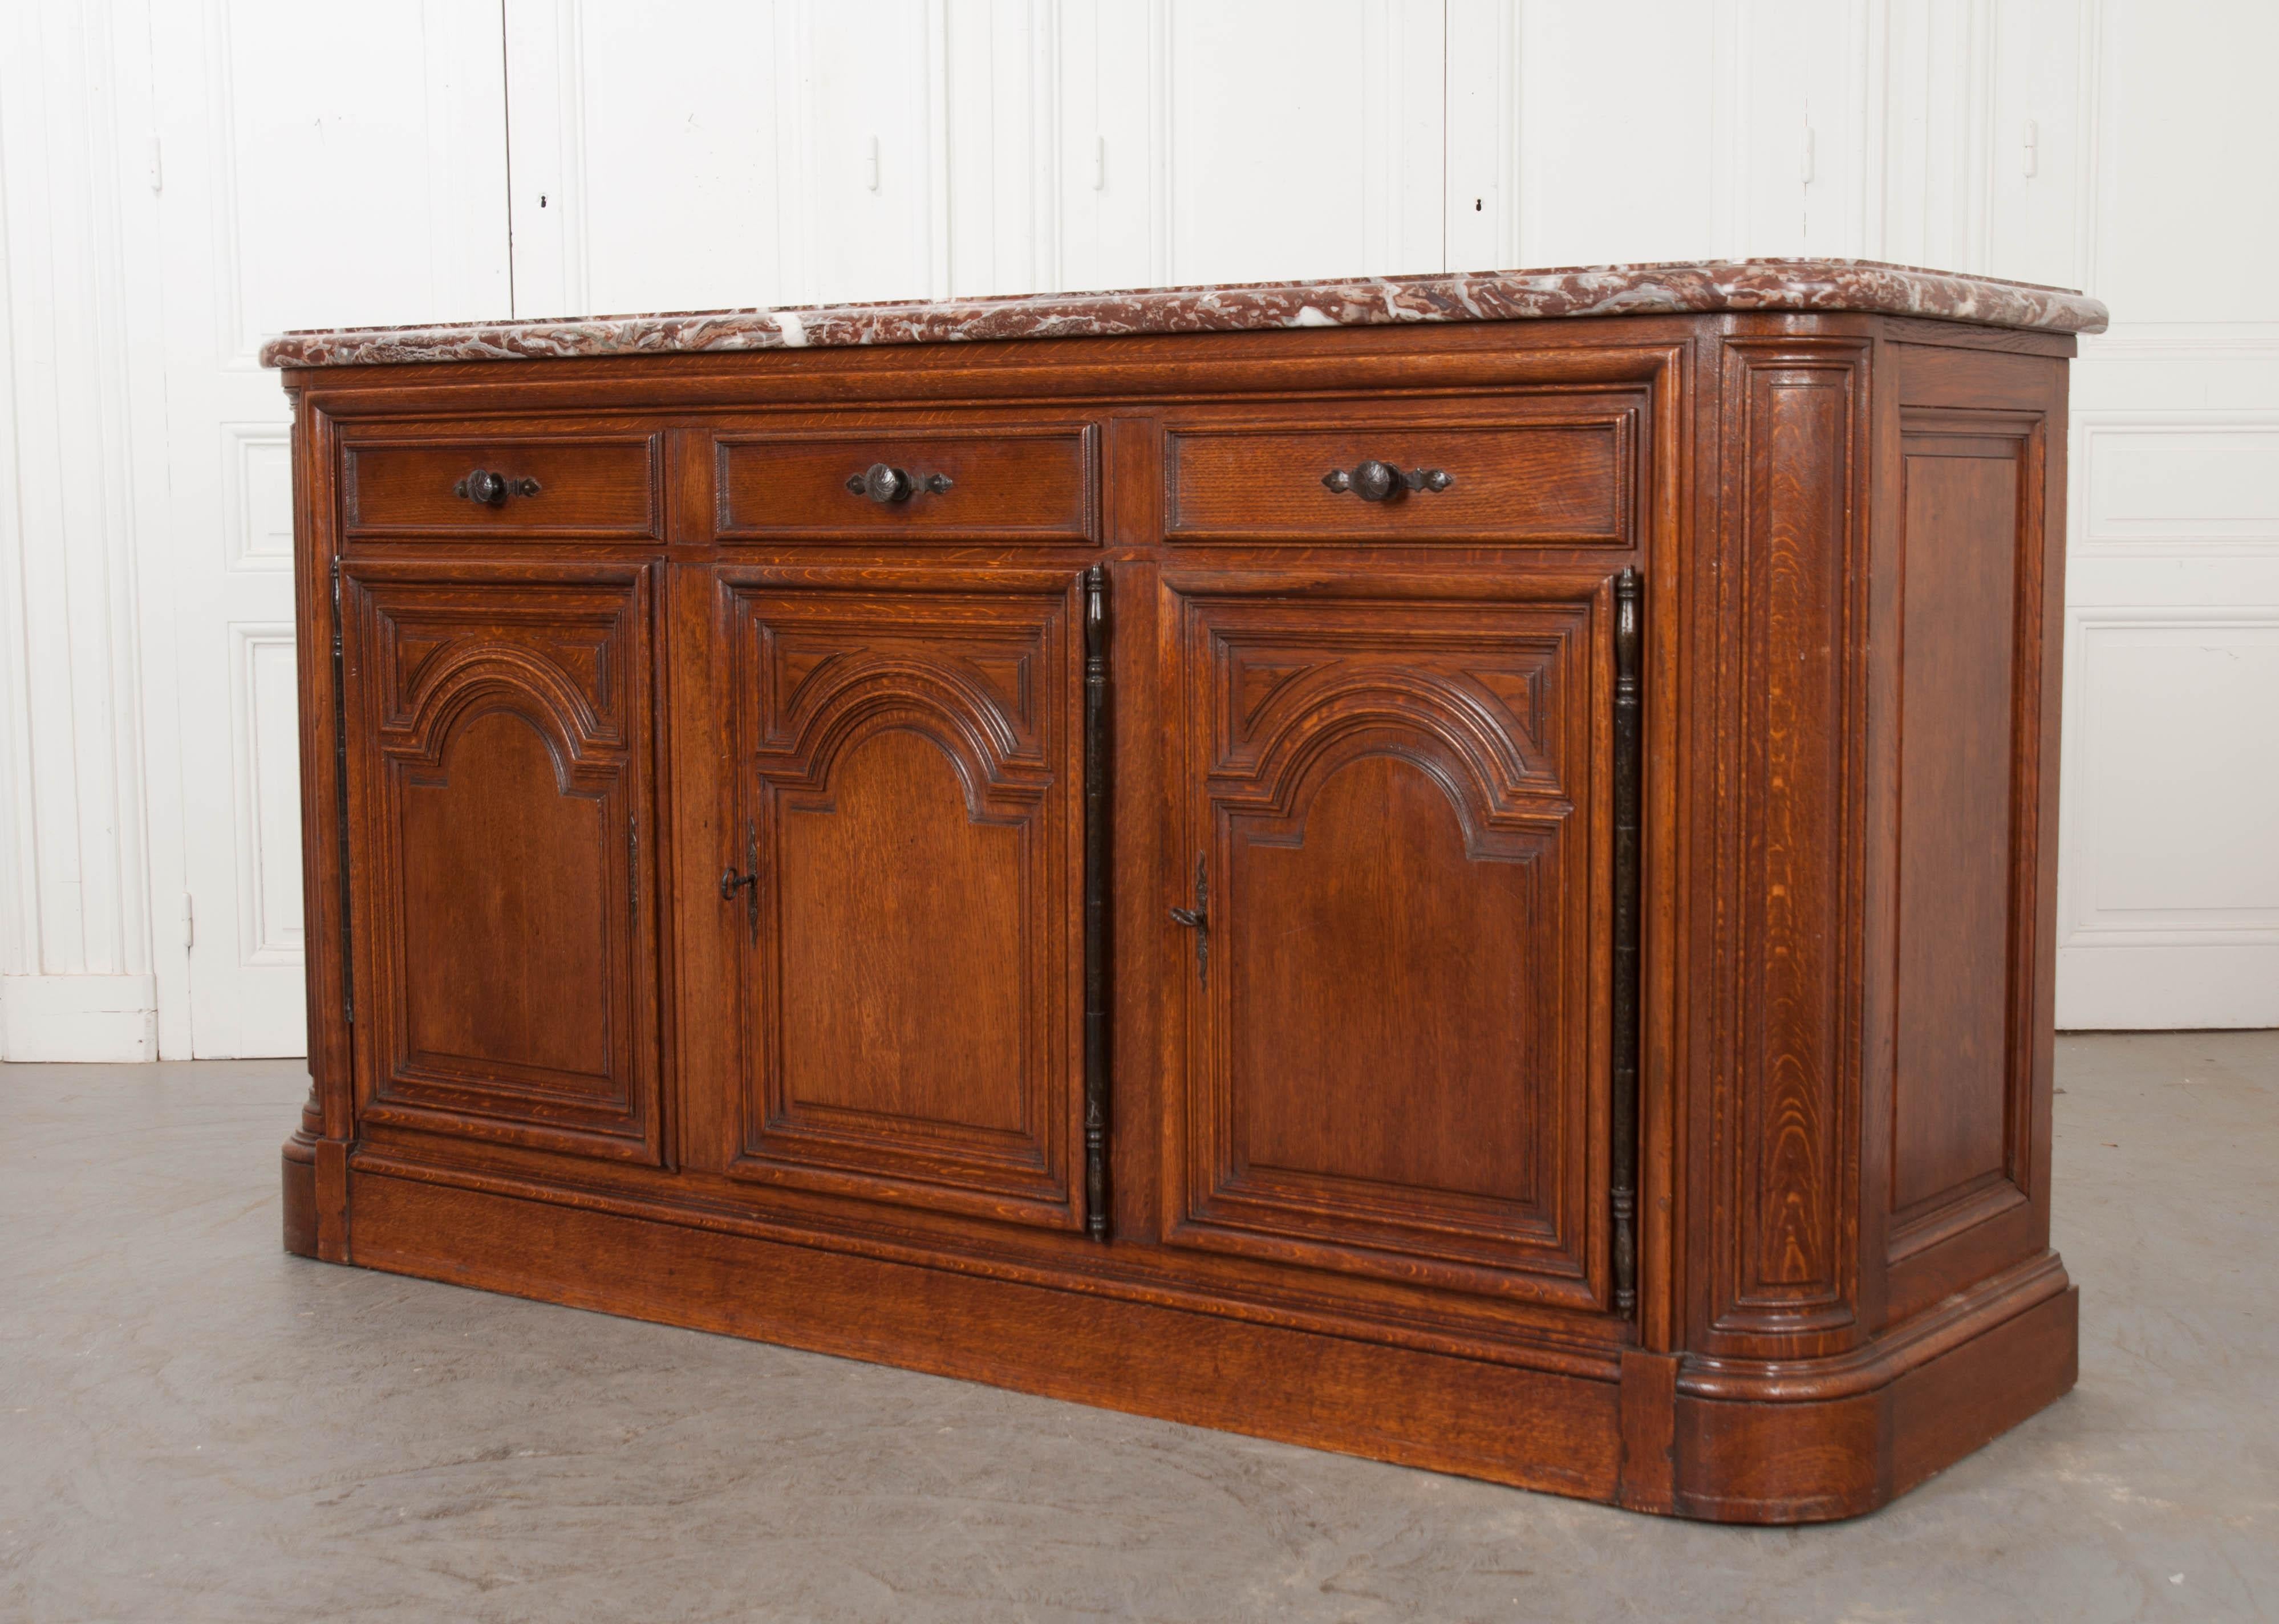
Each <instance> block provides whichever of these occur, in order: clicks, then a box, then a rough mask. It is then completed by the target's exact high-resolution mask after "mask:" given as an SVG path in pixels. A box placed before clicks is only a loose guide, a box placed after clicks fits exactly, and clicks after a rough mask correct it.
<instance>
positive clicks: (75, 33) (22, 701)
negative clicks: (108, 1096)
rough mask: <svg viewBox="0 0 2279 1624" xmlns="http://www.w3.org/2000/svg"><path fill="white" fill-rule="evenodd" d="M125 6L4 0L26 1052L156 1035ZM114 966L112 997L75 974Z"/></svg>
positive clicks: (1, 135) (13, 802)
mask: <svg viewBox="0 0 2279 1624" xmlns="http://www.w3.org/2000/svg"><path fill="white" fill-rule="evenodd" d="M113 22H114V19H113V18H112V16H111V11H109V9H108V8H106V7H94V6H87V7H82V6H76V5H71V4H63V3H62V0H40V3H37V4H19V5H16V6H13V7H10V8H7V9H6V10H5V11H0V254H4V264H5V269H4V272H0V275H4V284H0V292H4V295H5V296H4V303H0V311H4V319H0V431H4V433H0V439H4V441H5V447H6V448H5V450H4V451H0V632H4V637H0V665H4V675H0V858H4V877H0V907H4V919H0V977H5V984H4V987H0V1000H4V1001H5V1002H6V1004H7V1006H8V1008H7V1009H6V1011H5V1012H4V1013H0V1045H4V1048H0V1053H4V1054H6V1055H7V1056H8V1057H9V1058H17V1059H29V1058H34V1057H35V1056H38V1057H43V1058H57V1059H66V1058H75V1056H73V1055H72V1054H70V1053H66V1052H65V1051H67V1050H68V1049H69V1047H70V1044H69V1042H68V1031H69V1029H70V1026H71V1023H72V1022H73V1020H74V1019H76V1018H77V1017H76V1016H75V1015H74V1013H73V1012H74V1011H75V1010H77V1011H81V1013H83V1014H85V1015H86V1016H87V1020H88V1030H90V1032H95V1031H96V1029H97V1028H100V1029H101V1030H100V1033H99V1034H98V1035H97V1037H96V1038H93V1039H91V1042H92V1043H93V1046H94V1048H96V1049H99V1050H101V1051H102V1052H103V1053H104V1054H106V1055H113V1056H116V1055H123V1054H126V1053H127V1052H128V1051H129V1050H133V1051H134V1053H136V1055H137V1056H138V1057H141V1056H147V1055H148V1054H149V1053H150V1052H151V1051H150V1041H151V1032H152V1028H151V1021H152V1014H153V1011H154V1009H155V1000H154V998H153V996H152V986H151V979H150V938H149V916H148V912H147V910H148V906H149V899H150V870H149V854H148V847H147V844H146V841H145V836H144V824H143V777H142V728H141V716H140V710H139V703H138V699H139V689H140V684H141V672H140V668H139V665H138V663H137V650H136V642H135V610H136V595H135V583H136V547H135V537H136V531H137V521H138V518H139V517H140V515H141V512H142V509H141V508H140V506H139V504H140V502H142V500H143V499H144V497H145V496H146V495H147V494H148V486H147V482H146V481H144V480H142V479H140V478H138V476H137V473H136V463H135V456H134V453H135V448H136V446H137V443H138V440H137V434H138V433H148V431H149V429H150V427H151V426H152V425H151V424H150V418H149V414H148V402H147V400H146V399H145V398H144V397H143V396H142V395H140V394H138V391H137V388H136V382H135V378H134V372H133V362H134V354H135V346H136V345H137V343H138V342H139V341H141V338H142V333H144V331H145V330H146V326H147V324H146V321H145V320H144V318H143V317H142V314H141V313H140V312H139V311H138V310H135V309H134V308H133V306H132V303H131V300H130V295H142V294H143V293H145V292H146V291H147V284H146V281H145V280H144V279H143V278H142V275H141V274H140V273H139V271H131V270H130V260H131V258H132V251H133V250H139V249H142V248H143V247H144V246H145V244H144V242H143V241H142V234H141V222H140V220H139V218H138V217H137V212H136V210H137V203H136V200H135V198H134V195H133V194H132V193H131V192H130V191H129V190H128V189H127V188H126V187H124V186H122V185H121V183H120V182H121V179H122V172H121V169H122V165H121V153H120V147H119V117H120V114H121V112H122V111H123V110H126V109H127V108H129V107H131V106H132V105H133V104H134V95H133V93H132V92H131V91H121V90H120V89H119V88H118V87H117V84H116V82H115V81H116V77H117V74H118V71H119V64H120V62H121V61H126V62H128V63H131V62H132V61H134V59H135V57H134V41H133V39H132V38H131V31H130V37H128V38H125V39H122V37H121V35H120V34H119V32H117V31H116V30H115V29H114V27H113ZM96 982H100V983H101V984H102V989H103V990H102V996H101V997H100V998H99V999H96V1000H94V1003H92V1004H88V1003H85V1001H84V1000H81V999H80V996H79V993H78V992H74V991H73V988H74V986H75V985H77V984H81V983H86V984H89V985H92V984H94V983H96ZM96 1004H99V1005H100V1006H101V1007H100V1008H99V1009H98V1008H96V1007H95V1005H96ZM122 1032H131V1040H130V1039H129V1038H125V1037H122V1036H121V1033H122ZM58 1034H61V1035H60V1036H59V1035H58ZM88 1057H89V1058H92V1057H93V1054H92V1053H90V1054H89V1055H88Z"/></svg>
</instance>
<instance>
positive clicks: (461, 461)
mask: <svg viewBox="0 0 2279 1624" xmlns="http://www.w3.org/2000/svg"><path fill="white" fill-rule="evenodd" d="M657 453H658V448H657V438H656V436H655V435H652V434H615V435H595V436H587V435H579V436H564V437H558V438H548V439H544V440H533V439H514V438H510V437H504V436H502V437H500V438H497V439H487V438H478V437H476V436H472V435H467V436H458V437H454V438H451V439H449V440H441V439H439V440H363V441H359V442H357V443H355V444H352V445H350V446H349V447H348V448H346V449H345V450H344V451H343V452H342V454H341V457H342V462H341V490H342V492H343V493H344V494H343V501H344V503H345V506H346V518H347V525H348V530H349V534H351V535H371V534H380V533H386V534H389V535H420V534H423V533H444V532H449V533H450V534H453V535H464V534H467V533H468V532H500V533H503V534H512V535H522V536H531V537H539V538H553V537H584V538H592V539H610V540H617V539H628V540H655V539H656V538H658V537H660V536H662V535H663V534H664V525H663V517H664V503H663V502H661V501H660V500H659V492H658V477H657V475H658V466H659V461H660V459H659V456H658V454H657ZM483 476H490V477H491V479H486V478H484V477H483ZM492 479H495V480H496V482H497V483H496V484H495V485H493V484H492V482H491V480H492ZM486 497H487V498H489V499H488V500H486Z"/></svg>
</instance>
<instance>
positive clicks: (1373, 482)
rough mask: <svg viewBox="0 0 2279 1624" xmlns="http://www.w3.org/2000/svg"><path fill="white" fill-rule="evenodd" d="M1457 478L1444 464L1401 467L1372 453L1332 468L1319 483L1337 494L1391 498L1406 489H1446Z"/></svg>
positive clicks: (1369, 499)
mask: <svg viewBox="0 0 2279 1624" xmlns="http://www.w3.org/2000/svg"><path fill="white" fill-rule="evenodd" d="M1455 482H1456V480H1455V476H1454V475H1453V474H1451V473H1450V472H1449V471H1447V470H1446V469H1445V468H1411V469H1408V470H1407V471H1402V470H1400V469H1398V468H1395V467H1394V466H1393V464H1392V463H1380V462H1378V461H1377V459H1376V458H1374V457H1372V458H1370V460H1369V461H1368V462H1365V463H1355V464H1354V466H1353V468H1352V469H1351V470H1350V471H1348V470H1346V469H1343V468H1332V469H1331V470H1330V471H1329V472H1327V473H1325V474H1324V475H1323V476H1322V483H1323V484H1324V485H1326V486H1329V487H1330V489H1331V491H1333V492H1336V493H1337V494H1339V495H1343V494H1346V493H1347V492H1351V493H1352V494H1354V495H1356V496H1358V497H1360V498H1361V499H1362V501H1363V502H1390V501H1391V500H1393V498H1394V497H1395V496H1398V495H1400V494H1402V493H1403V492H1405V491H1445V490H1446V489H1447V488H1448V487H1449V486H1452V485H1454V483H1455Z"/></svg>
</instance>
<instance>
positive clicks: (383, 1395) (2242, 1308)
mask: <svg viewBox="0 0 2279 1624" xmlns="http://www.w3.org/2000/svg"><path fill="white" fill-rule="evenodd" d="M2058 1079H2059V1084H2060V1088H2061V1089H2062V1090H2063V1091H2064V1092H2063V1094H2062V1097H2061V1098H2060V1099H2059V1100H2058V1101H2057V1179H2058V1184H2057V1192H2058V1199H2057V1229H2058V1236H2057V1239H2058V1245H2059V1246H2060V1249H2061V1250H2062V1251H2063V1252H2064V1253H2065V1256H2066V1260H2067V1262H2068V1265H2069V1266H2070V1267H2071V1268H2072V1270H2073V1274H2074V1277H2075V1278H2076V1280H2078V1281H2079V1282H2081V1283H2082V1285H2083V1314H2082V1318H2083V1326H2082V1329H2083V1351H2082V1373H2081V1385H2080V1387H2079V1389H2078V1390H2076V1392H2075V1393H2074V1394H2073V1395H2072V1396H2071V1397H2069V1398H2066V1399H2064V1400H2063V1401H2061V1402H2060V1404H2059V1405H2057V1406H2055V1407H2054V1408H2053V1409H2052V1410H2050V1411H2048V1412H2046V1413H2044V1414H2042V1415H2040V1416H2038V1417H2037V1418H2036V1419H2035V1420H2033V1421H2030V1422H2029V1423H2027V1425H2025V1426H2024V1427H2023V1428H2022V1429H2019V1430H2017V1431H2016V1432H2014V1433H2012V1434H2011V1435H2009V1436H2007V1437H2005V1438H2002V1439H2000V1440H1999V1441H1998V1442H1997V1443H1995V1444H1993V1445H1992V1446H1991V1447H1990V1448H1988V1449H1986V1450H1984V1451H1982V1452H1980V1453H1979V1454H1977V1455H1976V1456H1974V1457H1973V1458H1971V1459H1968V1460H1967V1461H1965V1462H1963V1463H1962V1464H1961V1465H1960V1466H1958V1467H1954V1468H1953V1469H1952V1470H1950V1471H1949V1472H1947V1473H1946V1474H1945V1475H1943V1476H1941V1477H1938V1478H1936V1479H1934V1480H1933V1481H1932V1482H1930V1483H1928V1484H1926V1485H1924V1486H1923V1487H1922V1488H1921V1489H1919V1490H1916V1491H1915V1493H1914V1494H1912V1495H1910V1496H1909V1497H1907V1498H1906V1499H1904V1500H1902V1501H1901V1502H1900V1503H1899V1505H1895V1506H1893V1507H1891V1509H1890V1510H1888V1511H1885V1512H1884V1513H1881V1514H1879V1515H1876V1516H1874V1517H1868V1518H1864V1519H1862V1520H1861V1521H1856V1522H1852V1523H1847V1524H1841V1525H1838V1526H1835V1527H1831V1528H1807V1529H1791V1530H1761V1529H1734V1528H1703V1527H1699V1526H1694V1525H1688V1524H1682V1523H1673V1522H1665V1521H1656V1520H1654V1519H1649V1518H1645V1517H1638V1516H1633V1515H1630V1514H1628V1513H1622V1512H1616V1511H1610V1510H1607V1509H1604V1508H1602V1507H1599V1506H1593V1505H1577V1504H1575V1503H1573V1502H1570V1501H1565V1500H1559V1499H1554V1498H1547V1497H1544V1496H1539V1495H1530V1494H1523V1493H1519V1492H1516V1491H1514V1490H1504V1489H1498V1488H1492V1487H1490V1486H1488V1485H1486V1484H1483V1483H1475V1482H1462V1481H1460V1480H1457V1479H1454V1478H1443V1477H1435V1476H1432V1475H1428V1474H1425V1473H1422V1472H1411V1471H1407V1470H1403V1469H1401V1468H1399V1467H1387V1466H1379V1465H1377V1464H1374V1463H1372V1462H1369V1461H1362V1460H1351V1459H1344V1458H1341V1457H1339V1456H1334V1455H1323V1454H1315V1453H1312V1452H1308V1451H1305V1450H1301V1449H1293V1448H1288V1447H1285V1446H1282V1445H1278V1444H1262V1443H1257V1442H1254V1441H1252V1440H1250V1439H1247V1438H1238V1437H1229V1436H1222V1435H1219V1434H1216V1433H1209V1432H1201V1431H1196V1430H1194V1429H1189V1428H1185V1427H1178V1426H1172V1425H1170V1424H1167V1423H1162V1422H1155V1421H1139V1420H1134V1419H1132V1418H1130V1417H1127V1416H1122V1415H1113V1414H1107V1413H1101V1412H1096V1411H1092V1410H1086V1409H1081V1408H1078V1407H1076V1406H1069V1405H1061V1404H1055V1403H1051V1402H1048V1401H1047V1400H1044V1399H1038V1398H1023V1397H1018V1396H1016V1395H1013V1394H1009V1393H1001V1392H996V1391H994V1390H989V1389H986V1388H980V1387H971V1386H967V1385H965V1384H963V1383H956V1382H948V1381H943V1380H940V1379H937V1378H934V1377H931V1376H923V1375H910V1374H909V1373H906V1372H902V1371H896V1370H886V1369H880V1368H877V1367H871V1366H865V1365H859V1364H850V1363H846V1362H843V1361H840V1360H833V1359H826V1358H822V1357H819V1356H817V1355H813V1354H806V1353H794V1352H787V1351H784V1350H782V1349H778V1348H771V1347H764V1346H760V1345H757V1344H748V1343H740V1342H735V1341H731V1340H728V1339H726V1338H724V1337H708V1336H703V1335H701V1334H698V1333H695V1332H692V1331H682V1330H672V1329H665V1328H664V1327H661V1326H654V1325H641V1324H635V1323H633V1322H631V1321H619V1320H611V1319H607V1318H603V1317H602V1316H599V1315H595V1314H580V1313H577V1312H575V1311H572V1310H570V1309H564V1308H552V1307H546V1306H541V1305H538V1304H534V1303H525V1302H517V1301H512V1300H510V1299H507V1298H496V1297H489V1296H485V1295H482V1294H480V1293H476V1292H472V1291H458V1290H456V1289H454V1288H451V1287H449V1286H439V1285H429V1284H425V1283H419V1282H415V1281H409V1280H400V1279H394V1278H391V1277H389V1276H388V1275H376V1274H369V1273H366V1272H364V1271H362V1270H358V1269H348V1268H331V1267H328V1266H326V1265H323V1264H317V1263H309V1262H304V1261H303V1260H298V1259H294V1258H288V1257H286V1256H285V1255H283V1254H282V1253H281V1252H280V1251H279V1250H278V1241H277V1232H278V1214H277V1146H278V1143H279V1141H280V1139H282V1138H283V1137H284V1135H285V1133H286V1131H287V1130H288V1129H289V1128H290V1127H291V1125H292V1123H293V1121H294V1113H295V1109H296V1108H297V1107H298V1105H299V1102H300V1099H301V1096H302V1094H303V1090H304V1087H305V1084H304V1082H303V1076H302V1072H301V1069H300V1067H299V1065H298V1064H297V1063H296V1062H259V1063H230V1064H222V1063H208V1064H203V1065H196V1066H191V1065H169V1066H153V1067H139V1068H129V1067H100V1066H78V1067H73V1066H12V1067H5V1068H0V1617H4V1618H5V1619H8V1620H40V1621H41V1624H48V1621H50V1620H170V1621H171V1620H231V1621H232V1624H254V1621H257V1620H272V1619H274V1620H305V1619H311V1618H320V1619H350V1620H422V1621H426V1620H457V1619H467V1620H524V1619H527V1620H545V1621H546V1624H568V1621H569V1620H586V1619H595V1620H618V1619H623V1620H660V1621H661V1620H696V1619H764V1620H794V1619H817V1620H894V1621H896V1624H902V1621H905V1620H986V1621H988V1624H1004V1621H1007V1620H1078V1619H1098V1618H1144V1619H1161V1620H1251V1619H1303V1620H1489V1619H1543V1620H1561V1621H1562V1624H1568V1621H1579V1620H1597V1619H1646V1620H1661V1619H1668V1618H1674V1617H1679V1616H1683V1617H1684V1618H1686V1619H1688V1620H1717V1619H1747V1620H1763V1621H1778V1620H1859V1621H1861V1624H1868V1621H1873V1624H1895V1621H1897V1620H1975V1619H1988V1620H2006V1621H2015V1620H2057V1619H2064V1620H2123V1619H2162V1620H2166V1619H2177V1620H2214V1619H2267V1618H2275V1617H2279V1516H2275V1512H2279V1397H2275V1395H2279V1330H2275V1326H2274V1322H2273V1321H2274V1313H2273V1311H2274V1306H2275V1301H2279V1292H2275V1287H2279V1257H2275V1252H2274V1250H2273V1247H2272V1245H2271V1237H2272V1236H2273V1235H2274V1233H2275V1231H2279V1176H2275V1173H2274V1166H2275V1163H2279V1033H2242V1034H2228V1035H2214V1034H2205V1033H2183V1034H2166V1035H2157V1036H2137V1037H2095V1038H2068V1039H2064V1040H2062V1041H2061V1042H2060V1046H2059V1062H2058ZM116 1124H131V1126H128V1127H127V1128H124V1129H120V1128H119V1127H117V1126H115V1125H116Z"/></svg>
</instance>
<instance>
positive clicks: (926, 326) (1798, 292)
mask: <svg viewBox="0 0 2279 1624" xmlns="http://www.w3.org/2000/svg"><path fill="white" fill-rule="evenodd" d="M1715 310H1815V311H1828V310H1864V311H1869V312H1874V313H1877V314H1884V315H1894V316H1928V317H1938V318H1943V319H1945V320H1949V321H1968V322H1975V323H1977V324H1979V325H1981V326H1993V327H2031V328H2039V329H2041V330H2043V331H2045V332H2051V333H2102V332H2103V331H2105V326H2106V310H2105V306H2104V305H2103V304H2101V303H2099V302H2098V301H2097V300H2095V299H2091V298H2088V297H2085V296H2084V295H2081V294H2078V293H2074V292H2071V291H2069V290H2068V289H2066V288H2062V287H2039V286H2037V285H2035V284H2033V283H2030V282H2005V281H1999V280H1995V279H1993V278H1991V277H1979V276H1964V275H1961V274H1959V273H1956V272H1946V271H1929V270H1923V269H1922V268H1920V267H1917V266H1914V265H1893V264H1884V263H1882V262H1880V261H1877V260H1870V259H1739V260H1721V261H1705V262H1695V263H1687V264H1638V265H1588V266H1569V267H1567V268H1564V269H1560V270H1551V271H1476V272H1450V273H1447V274H1442V275H1431V276H1383V277H1356V278H1354V279H1352V280H1346V281H1318V282H1248V283H1239V284H1226V285H1222V286H1216V287H1155V288H1145V289H1137V290H1129V291H1123V292H1113V293H1055V294H1016V295H1007V296H1001V297H994V298H980V299H943V300H932V301H917V302H908V303H881V304H815V305H802V306H797V307H794V308H787V309H782V310H698V311H681V312H676V313H671V314H664V315H652V316H592V317H576V318H564V319H560V320H552V321H495V322H464V323H455V324H451V325H449V326H409V327H341V328H335V329H333V330H331V331H326V332H308V333H285V334H283V335H282V336H280V337H278V338H273V339H271V340H270V341H268V342H267V343H266V344H264V345H263V346H262V347H261V360H262V363H263V364H265V365H267V366H279V367H288V366H380V365H388V364H402V363H409V362H419V361H520V360H544V359H550V358H555V357H570V356H629V355H672V354H680V353H689V352H695V351H702V350H737V349H807V348H810V347H812V348H818V349H820V348H833V347H840V346H846V345H856V344H946V343H961V342H973V341H981V340H999V339H1039V338H1101V337H1108V336H1113V335H1116V334H1121V333H1238V332H1244V331H1249V330H1254V329H1261V328H1270V327H1356V326H1390V325H1393V324H1395V323H1400V322H1417V321H1523V320H1531V319H1537V318H1546V317H1559V316H1671V315H1692V314H1697V313H1700V312H1703V311H1715Z"/></svg>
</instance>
